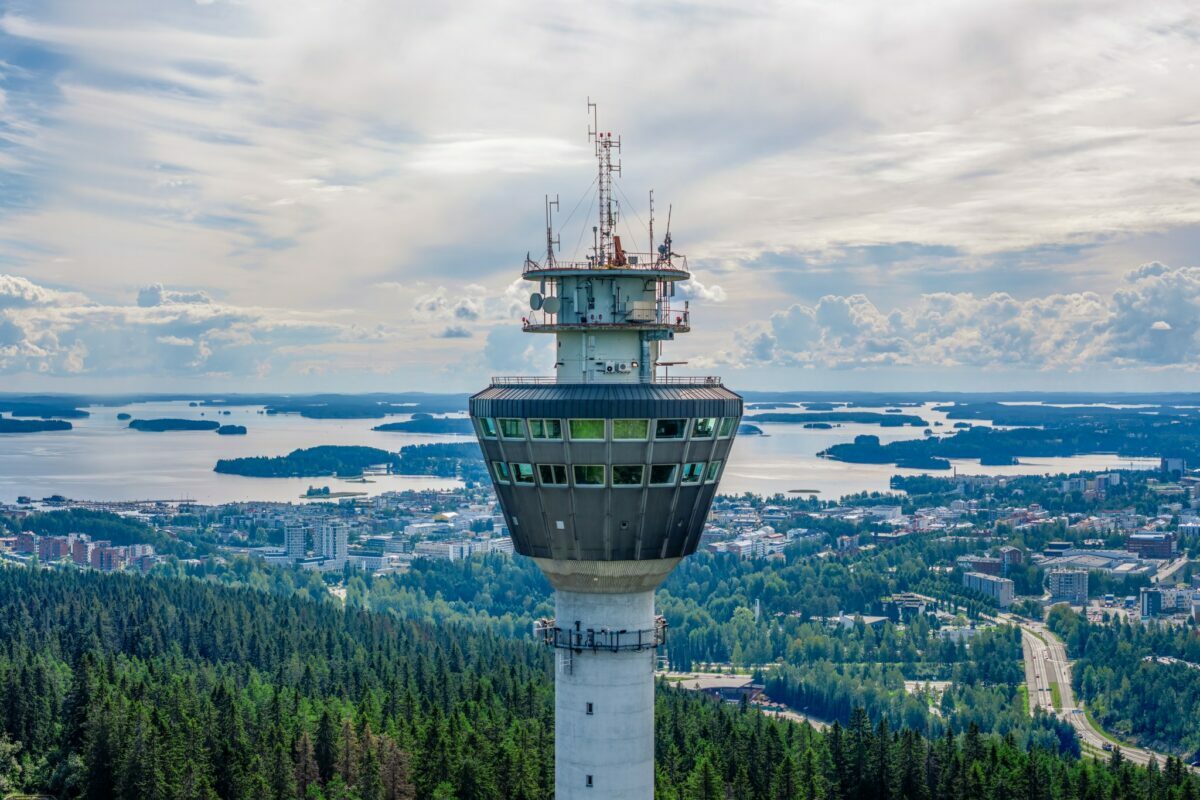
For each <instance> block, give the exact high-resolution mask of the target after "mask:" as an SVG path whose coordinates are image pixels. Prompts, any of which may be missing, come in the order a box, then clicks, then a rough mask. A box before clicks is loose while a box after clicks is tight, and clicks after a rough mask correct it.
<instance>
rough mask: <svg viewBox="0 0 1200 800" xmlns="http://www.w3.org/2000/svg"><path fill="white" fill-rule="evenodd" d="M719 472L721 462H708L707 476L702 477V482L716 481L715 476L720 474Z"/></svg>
mask: <svg viewBox="0 0 1200 800" xmlns="http://www.w3.org/2000/svg"><path fill="white" fill-rule="evenodd" d="M720 472H721V462H720V461H710V462H708V474H707V475H705V476H704V480H706V481H708V482H709V483H712V482H713V481H715V480H716V479H717V475H718V474H720Z"/></svg>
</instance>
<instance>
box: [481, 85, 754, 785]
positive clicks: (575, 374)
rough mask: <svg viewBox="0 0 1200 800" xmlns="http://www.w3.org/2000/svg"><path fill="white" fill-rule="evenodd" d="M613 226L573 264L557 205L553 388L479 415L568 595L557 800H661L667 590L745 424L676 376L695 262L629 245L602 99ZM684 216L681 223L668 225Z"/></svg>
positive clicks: (547, 306) (500, 385)
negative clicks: (659, 723)
mask: <svg viewBox="0 0 1200 800" xmlns="http://www.w3.org/2000/svg"><path fill="white" fill-rule="evenodd" d="M588 109H589V111H590V112H591V116H592V125H591V126H590V127H589V130H588V136H589V139H590V140H591V141H593V142H594V143H595V147H596V158H597V161H598V165H599V172H598V175H597V178H596V183H595V186H596V197H595V200H598V205H599V210H600V215H599V220H598V224H596V225H595V226H594V227H593V228H592V235H593V236H592V248H591V253H590V255H588V257H587V259H586V260H584V261H562V260H559V259H558V258H557V257H556V256H555V247H556V245H557V243H558V240H557V237H556V236H555V233H554V226H553V224H552V217H551V211H552V210H553V209H556V208H557V206H558V201H557V199H556V200H553V201H551V200H550V199H549V198H547V201H546V252H545V256H544V258H543V260H542V261H541V262H538V261H534V260H533V259H531V258H529V257H528V256H526V259H525V265H524V269H523V271H522V275H523V277H524V278H525V279H526V280H528V281H531V282H533V283H535V284H536V291H534V292H533V293H532V294H531V296H530V308H531V312H530V314H529V316H528V317H527V318H526V319H525V320H524V321H523V325H524V329H525V331H527V332H529V333H534V334H539V333H544V334H552V335H553V336H554V337H555V342H556V350H555V352H556V354H557V357H556V359H555V363H554V370H555V374H554V376H553V377H497V378H493V379H492V384H491V385H490V386H489V387H487V388H486V389H484V390H483V391H481V392H479V393H477V394H475V395H474V396H472V397H471V401H470V413H471V418H472V420H473V424H474V426H475V431H476V434H477V435H478V437H479V443H480V445H481V447H482V448H483V453H484V458H485V459H487V462H488V468H489V471H490V474H491V477H492V481H493V483H494V484H495V487H496V495H497V496H498V497H499V499H500V507H501V509H502V510H503V512H504V517H505V520H506V521H507V523H508V529H509V531H510V533H511V535H512V539H513V544H514V546H515V549H516V552H518V553H520V554H522V555H525V556H529V557H531V558H533V559H534V561H535V562H536V563H537V565H538V567H540V568H541V570H542V572H543V573H544V574H545V575H546V577H547V578H548V579H549V580H550V583H551V585H553V587H554V589H555V617H554V619H546V620H540V621H539V622H538V623H537V624H536V625H535V629H534V632H535V634H536V636H537V637H538V638H539V639H541V640H542V641H543V642H544V643H545V644H546V645H547V646H548V647H551V648H553V649H554V650H555V654H556V658H555V797H556V798H557V800H575V798H590V799H591V800H596V798H606V799H607V800H652V798H653V797H654V665H655V651H656V649H657V648H658V647H659V645H661V644H663V642H664V641H665V639H666V623H665V621H664V620H663V618H662V617H660V616H657V615H656V614H655V609H654V590H655V589H656V588H657V587H658V585H659V584H661V583H662V581H663V580H664V579H665V578H666V577H667V575H668V573H670V571H671V570H672V569H674V567H675V565H676V564H678V563H679V561H680V559H682V558H683V557H684V556H687V555H690V554H692V553H694V552H695V551H696V547H697V545H698V544H699V542H700V533H701V530H702V529H703V528H704V523H705V519H706V518H707V517H708V511H709V507H710V505H711V504H712V500H713V497H714V495H715V494H716V491H717V485H718V482H719V481H720V479H721V472H722V469H723V467H724V464H725V463H726V460H727V459H728V457H729V450H730V447H731V446H732V445H733V439H734V436H735V434H736V432H737V426H738V421H739V420H740V418H741V415H742V398H741V397H740V396H738V395H737V394H735V393H733V392H731V391H729V390H728V389H726V388H725V387H724V386H723V385H722V383H721V379H720V378H716V377H679V376H677V375H671V376H670V377H667V375H666V374H665V373H666V371H667V368H668V367H669V366H673V365H675V364H678V363H679V362H664V361H661V360H660V359H661V357H662V352H661V351H662V346H663V343H664V342H668V341H671V340H672V339H674V338H675V335H676V334H680V333H687V332H688V331H689V330H690V329H691V318H690V313H689V311H690V310H689V308H688V303H687V302H686V301H684V302H679V301H678V300H676V299H675V295H676V291H675V289H676V286H677V284H679V282H681V281H686V280H687V279H688V278H689V277H690V274H689V272H688V267H687V260H686V258H685V257H684V256H681V255H679V254H678V253H675V252H674V251H673V250H672V245H671V233H670V224H669V223H668V226H667V231H666V233H665V235H664V236H663V238H662V240H661V242H659V243H657V244H656V240H655V239H654V219H653V193H652V194H651V216H650V225H649V231H648V234H649V236H648V238H649V242H650V250H651V252H649V253H638V252H631V251H629V250H627V249H625V246H624V244H625V243H623V242H622V241H621V237H620V236H619V235H618V234H617V233H616V231H617V223H618V221H619V220H620V213H621V209H620V203H619V202H618V201H617V200H616V199H615V198H614V196H613V191H614V188H615V189H616V190H617V191H618V192H619V191H620V186H619V185H616V184H614V181H613V178H614V176H619V175H620V174H621V166H620V163H619V162H617V163H614V155H616V154H618V153H619V152H620V148H621V140H620V139H619V138H618V137H615V136H614V135H613V134H611V133H608V132H604V131H601V130H600V129H599V127H598V125H597V124H596V119H597V117H596V106H595V104H593V103H590V102H589V104H588ZM668 219H669V217H668Z"/></svg>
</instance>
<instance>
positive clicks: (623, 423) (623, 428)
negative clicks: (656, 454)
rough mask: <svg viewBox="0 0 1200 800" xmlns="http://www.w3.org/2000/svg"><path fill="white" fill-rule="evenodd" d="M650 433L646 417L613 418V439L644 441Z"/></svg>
mask: <svg viewBox="0 0 1200 800" xmlns="http://www.w3.org/2000/svg"><path fill="white" fill-rule="evenodd" d="M649 433H650V420H648V419H614V420H613V439H614V440H618V441H627V442H644V441H646V436H647V435H649Z"/></svg>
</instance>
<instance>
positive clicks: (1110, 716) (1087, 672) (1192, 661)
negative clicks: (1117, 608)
mask: <svg viewBox="0 0 1200 800" xmlns="http://www.w3.org/2000/svg"><path fill="white" fill-rule="evenodd" d="M1049 625H1050V628H1051V630H1053V631H1055V632H1056V633H1057V634H1058V635H1059V636H1061V637H1062V638H1063V639H1064V640H1065V641H1066V643H1067V649H1068V651H1069V652H1070V654H1071V656H1072V657H1073V658H1077V659H1079V660H1078V662H1077V664H1076V665H1075V669H1074V675H1073V678H1072V681H1073V684H1074V687H1075V691H1076V692H1078V693H1079V695H1080V697H1082V698H1083V699H1084V701H1086V703H1087V705H1088V709H1089V710H1090V711H1091V713H1092V714H1093V716H1095V717H1096V720H1097V721H1098V722H1100V724H1101V725H1102V726H1103V727H1104V728H1105V729H1106V730H1109V731H1112V732H1114V733H1116V734H1117V735H1118V736H1120V737H1122V738H1125V739H1128V740H1132V741H1134V742H1136V743H1137V744H1141V745H1144V746H1146V747H1151V748H1153V749H1156V750H1160V751H1165V752H1168V753H1178V754H1180V755H1183V756H1186V757H1187V758H1188V759H1194V758H1196V756H1197V754H1198V753H1200V631H1197V629H1196V628H1195V627H1193V626H1186V627H1184V626H1180V625H1167V624H1153V623H1152V624H1149V625H1142V624H1140V623H1138V622H1124V621H1115V622H1112V623H1103V624H1093V623H1090V622H1088V621H1087V619H1086V618H1085V617H1083V616H1081V615H1079V614H1077V613H1075V612H1074V611H1072V610H1071V609H1070V608H1069V607H1068V606H1055V607H1054V608H1052V609H1051V610H1050V615H1049ZM1151 656H1167V657H1169V658H1174V659H1179V660H1180V661H1182V662H1186V663H1161V662H1158V661H1153V660H1150V661H1147V660H1146V659H1147V658H1148V657H1151Z"/></svg>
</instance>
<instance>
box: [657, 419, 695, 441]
mask: <svg viewBox="0 0 1200 800" xmlns="http://www.w3.org/2000/svg"><path fill="white" fill-rule="evenodd" d="M686 431H687V420H686V419H659V420H655V421H654V438H655V439H682V438H683V435H684V433H685V432H686Z"/></svg>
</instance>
